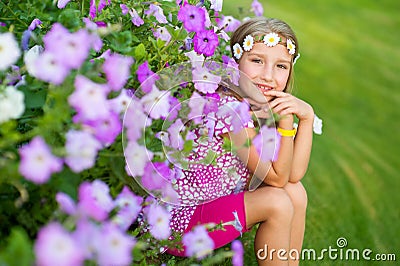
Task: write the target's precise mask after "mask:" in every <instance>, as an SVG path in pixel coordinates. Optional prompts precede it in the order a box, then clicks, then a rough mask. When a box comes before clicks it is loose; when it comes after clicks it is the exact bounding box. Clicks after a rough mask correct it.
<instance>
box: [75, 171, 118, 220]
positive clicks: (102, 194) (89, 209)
mask: <svg viewBox="0 0 400 266" xmlns="http://www.w3.org/2000/svg"><path fill="white" fill-rule="evenodd" d="M78 198H79V203H78V210H79V212H80V214H81V215H83V216H84V217H91V218H93V219H95V220H96V221H104V220H105V219H107V218H108V214H109V212H110V211H111V210H112V209H113V208H114V202H113V200H112V198H111V196H110V189H109V187H108V186H107V185H106V184H105V183H104V182H103V181H100V180H98V179H96V180H94V181H93V182H91V183H89V182H87V181H85V182H83V183H82V184H81V185H80V186H79V192H78Z"/></svg>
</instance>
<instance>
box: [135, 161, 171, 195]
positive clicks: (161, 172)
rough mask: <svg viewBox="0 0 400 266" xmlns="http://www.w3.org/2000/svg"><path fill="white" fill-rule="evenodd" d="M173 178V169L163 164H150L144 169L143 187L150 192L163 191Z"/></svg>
mask: <svg viewBox="0 0 400 266" xmlns="http://www.w3.org/2000/svg"><path fill="white" fill-rule="evenodd" d="M170 178H171V169H169V167H168V165H167V164H165V163H161V162H154V163H153V162H148V163H147V164H146V166H145V168H144V174H143V176H142V182H141V183H142V185H143V187H145V188H146V189H148V190H158V189H162V188H163V187H164V186H165V184H166V183H167V181H168V180H169V179H170Z"/></svg>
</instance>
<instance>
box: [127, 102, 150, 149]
mask: <svg viewBox="0 0 400 266" xmlns="http://www.w3.org/2000/svg"><path fill="white" fill-rule="evenodd" d="M151 121H152V119H151V118H149V117H148V116H147V114H146V112H145V111H144V110H143V106H142V104H141V103H140V102H139V101H138V100H136V99H133V100H132V101H131V102H130V104H129V106H128V109H127V110H126V113H125V118H124V127H125V128H126V137H127V139H128V140H129V141H132V142H136V141H137V140H138V139H139V138H140V137H141V136H142V132H143V130H144V128H145V127H146V126H149V125H150V124H151Z"/></svg>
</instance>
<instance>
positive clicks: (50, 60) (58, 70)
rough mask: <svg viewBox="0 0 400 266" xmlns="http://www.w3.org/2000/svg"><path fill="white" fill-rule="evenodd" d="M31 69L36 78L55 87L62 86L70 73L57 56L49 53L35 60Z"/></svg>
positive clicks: (42, 54)
mask: <svg viewBox="0 0 400 266" xmlns="http://www.w3.org/2000/svg"><path fill="white" fill-rule="evenodd" d="M31 69H32V70H33V71H34V72H33V73H32V74H34V75H35V77H37V78H38V79H41V80H43V81H46V82H50V83H53V84H55V85H60V84H62V83H63V82H64V79H65V78H66V77H67V76H68V74H69V72H70V69H69V68H68V67H67V66H65V65H64V64H63V63H62V62H61V61H60V59H59V58H58V57H57V56H56V55H54V54H53V53H51V52H47V51H44V52H43V53H41V54H40V55H39V56H37V58H35V59H34V61H33V62H32V66H31Z"/></svg>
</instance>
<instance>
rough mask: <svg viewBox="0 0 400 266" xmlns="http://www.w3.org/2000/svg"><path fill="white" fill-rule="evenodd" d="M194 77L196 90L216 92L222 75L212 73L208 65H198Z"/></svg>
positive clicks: (193, 72) (193, 73)
mask: <svg viewBox="0 0 400 266" xmlns="http://www.w3.org/2000/svg"><path fill="white" fill-rule="evenodd" d="M192 79H193V82H194V87H195V88H196V90H198V91H200V92H202V93H214V92H215V91H216V90H217V88H218V86H219V83H220V81H221V77H220V76H217V75H214V74H211V73H210V72H209V71H208V69H207V68H206V67H197V68H195V69H194V70H193V71H192Z"/></svg>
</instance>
